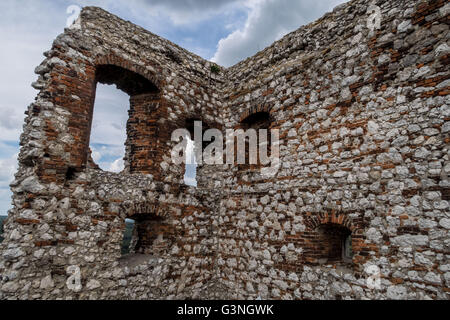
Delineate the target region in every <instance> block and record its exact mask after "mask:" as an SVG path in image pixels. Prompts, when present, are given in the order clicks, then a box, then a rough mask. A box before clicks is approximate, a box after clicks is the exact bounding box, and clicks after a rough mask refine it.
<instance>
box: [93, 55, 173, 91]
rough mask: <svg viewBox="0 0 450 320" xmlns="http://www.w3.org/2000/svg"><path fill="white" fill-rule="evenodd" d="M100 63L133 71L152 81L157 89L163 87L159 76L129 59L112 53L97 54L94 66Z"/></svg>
mask: <svg viewBox="0 0 450 320" xmlns="http://www.w3.org/2000/svg"><path fill="white" fill-rule="evenodd" d="M101 65H113V66H117V67H121V68H123V69H126V70H129V71H132V72H135V73H136V74H139V75H141V76H143V77H144V78H146V79H147V80H149V81H150V82H152V83H153V84H154V85H155V86H156V87H157V88H158V90H159V91H161V89H162V88H163V87H164V84H165V83H164V81H163V79H161V78H160V76H158V75H156V74H155V73H152V72H150V71H149V70H147V69H145V68H144V67H142V66H140V65H138V64H136V63H133V62H131V61H129V60H126V59H124V58H121V57H119V56H116V55H114V54H108V55H103V56H97V57H96V59H95V66H101Z"/></svg>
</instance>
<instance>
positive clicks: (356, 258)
mask: <svg viewBox="0 0 450 320" xmlns="http://www.w3.org/2000/svg"><path fill="white" fill-rule="evenodd" d="M371 6H372V7H373V6H376V8H379V14H380V15H379V17H380V18H381V21H379V22H380V23H379V25H377V24H376V23H375V24H372V25H371V24H370V23H368V21H370V19H371V14H373V13H372V12H371V11H370V10H368V9H369V7H371ZM449 13H450V4H449V3H448V2H447V1H444V0H429V1H413V0H402V1H388V0H377V1H368V0H353V1H350V2H348V3H346V4H343V5H341V6H338V7H337V8H335V9H334V10H333V12H331V13H327V14H326V15H325V16H324V17H322V18H321V19H319V20H317V21H316V22H313V23H311V24H309V25H307V26H304V27H302V28H300V29H298V30H296V31H294V32H292V33H290V34H288V35H286V36H285V37H284V38H282V39H281V40H279V41H277V42H275V43H274V44H273V45H271V46H270V47H268V48H266V49H264V50H263V51H261V52H259V53H257V54H256V55H255V56H253V57H251V58H248V59H246V60H245V61H242V62H240V63H238V64H237V65H235V66H233V67H231V68H228V69H225V68H220V70H219V72H212V71H213V69H214V68H211V63H210V62H208V61H205V60H204V59H202V58H200V57H198V56H196V55H194V54H192V53H189V52H188V51H186V50H184V49H182V48H180V47H178V46H176V45H175V44H173V43H171V42H169V41H167V40H164V39H162V38H160V37H158V36H156V35H154V34H152V33H150V32H148V31H146V30H144V29H142V28H140V27H138V26H135V25H133V24H131V23H130V22H126V21H123V20H121V19H119V18H118V17H115V16H113V15H112V14H110V13H108V12H105V11H103V10H101V9H99V8H94V7H87V8H85V9H83V10H82V12H81V15H80V18H79V20H78V21H77V23H75V24H74V25H73V26H72V27H70V28H67V29H66V30H65V31H64V33H63V34H61V35H60V36H58V37H57V38H56V40H55V41H54V43H53V46H52V48H51V50H49V51H47V52H45V57H46V59H45V60H44V61H43V62H42V64H41V65H40V66H38V67H37V68H36V73H37V74H38V75H39V78H38V80H37V81H36V82H34V83H33V87H34V88H36V89H38V90H39V94H38V95H37V97H36V99H35V101H34V102H33V103H32V104H31V105H30V106H29V107H28V110H27V111H26V115H27V117H26V120H25V125H24V130H23V134H22V136H21V151H20V155H19V169H18V172H17V174H16V175H15V180H14V182H12V184H11V189H12V191H13V200H12V201H13V208H12V209H11V210H10V211H9V216H8V219H7V222H6V224H5V240H4V242H3V243H2V244H1V246H0V253H1V257H0V275H1V279H0V280H1V283H0V299H185V298H197V299H231V298H233V299H256V298H258V297H260V298H262V299H449V294H450V263H449V260H448V258H449V248H450V238H449V229H450V210H449V199H450V180H449V173H450V159H449V157H450V153H449V150H450V148H449V146H450V135H449V133H450V108H449V102H450V101H449V89H450V80H449V76H450V68H449V62H450V33H449ZM370 26H372V27H370ZM214 70H215V69H214ZM215 71H217V70H215ZM97 83H106V84H116V85H117V87H118V88H119V89H121V90H123V91H124V92H126V93H128V94H129V95H130V109H129V120H128V123H127V136H128V138H127V141H126V157H125V163H126V168H125V170H124V172H122V173H120V174H115V173H109V172H104V171H102V170H100V169H99V168H98V167H97V165H95V163H94V162H93V161H92V158H91V156H90V150H89V138H90V127H91V122H92V114H93V105H94V99H95V92H96V84H97ZM194 120H201V121H203V123H204V125H206V126H208V127H210V128H219V129H221V130H224V129H227V128H249V127H250V128H252V127H255V128H269V129H279V130H280V136H281V146H280V156H281V164H282V166H281V168H280V170H279V171H278V173H277V175H276V176H275V177H273V178H270V179H264V178H263V177H262V176H261V175H260V170H259V167H258V166H257V165H256V166H232V165H221V166H217V165H202V166H201V167H199V168H198V170H197V180H198V187H197V188H194V187H188V186H186V185H184V184H183V174H184V170H185V169H184V166H182V165H180V166H177V165H174V164H173V163H172V162H171V158H170V151H171V148H172V147H173V145H174V143H173V142H172V141H171V139H170V137H171V132H172V131H173V130H174V129H176V128H184V127H189V126H190V125H191V124H192V122H193V121H194ZM127 218H128V219H133V220H135V230H134V234H133V241H132V248H131V250H132V253H131V254H130V255H128V256H121V250H120V246H121V241H122V237H123V231H124V229H125V219H127Z"/></svg>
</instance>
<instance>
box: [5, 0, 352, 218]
mask: <svg viewBox="0 0 450 320" xmlns="http://www.w3.org/2000/svg"><path fill="white" fill-rule="evenodd" d="M342 2H345V1H343V0H315V1H311V0H97V1H86V0H70V1H66V0H1V1H0V41H1V43H2V50H0V65H1V70H2V71H3V77H1V80H0V81H2V82H3V83H0V97H1V99H0V113H1V115H2V116H1V117H0V132H1V135H0V215H4V214H6V212H7V210H8V209H9V208H10V207H11V193H10V191H9V183H10V182H11V181H12V180H13V175H14V173H15V171H16V168H17V164H16V162H17V160H16V159H17V155H18V153H19V137H20V134H21V132H22V126H23V119H24V111H25V110H26V107H27V106H28V105H29V104H30V103H31V102H33V100H34V97H35V96H36V93H37V92H36V90H34V89H33V88H32V87H31V86H30V84H31V83H32V82H33V81H35V80H36V79H37V76H36V75H35V74H34V69H35V67H36V66H38V65H39V64H40V63H41V62H42V60H43V59H44V57H43V55H42V53H43V52H44V51H46V50H48V49H50V47H51V44H52V41H53V39H54V38H55V37H56V36H57V35H58V34H60V33H62V32H63V30H64V27H65V26H66V23H67V20H68V18H69V17H70V15H71V14H70V13H67V9H68V8H69V6H71V5H76V6H79V7H83V6H98V7H102V8H104V9H106V10H108V11H110V12H112V13H114V14H116V15H118V16H119V17H121V18H123V19H125V20H129V21H132V22H133V23H135V24H137V25H140V26H141V27H144V28H145V29H147V30H150V31H151V32H153V33H156V34H158V35H160V36H162V37H164V38H166V39H169V40H171V41H172V42H174V43H177V44H178V45H180V46H182V47H184V48H186V49H188V50H190V51H191V52H194V53H196V54H198V55H200V56H201V57H203V58H205V59H208V60H211V61H214V62H216V63H218V64H220V65H222V66H225V67H228V66H231V65H233V64H235V63H237V62H239V61H240V60H243V59H245V58H246V57H248V56H251V55H253V54H255V53H256V52H257V51H259V50H262V49H264V48H265V47H266V46H268V45H270V44H271V43H272V42H273V41H275V40H278V39H280V38H281V37H282V36H283V35H285V34H287V33H288V32H290V31H293V30H295V29H297V28H298V27H300V26H301V25H304V24H307V23H309V22H312V21H314V20H315V19H317V18H319V17H321V16H322V15H324V14H325V13H326V12H328V11H331V10H332V9H333V8H334V7H335V6H337V5H339V4H341V3H342ZM127 110H128V96H127V95H126V94H124V93H123V92H121V91H119V90H117V89H116V88H115V87H114V86H104V85H99V88H98V91H97V98H96V102H95V111H94V120H93V129H92V136H91V147H92V148H93V150H94V152H93V156H94V159H95V160H96V162H97V163H98V164H99V165H100V166H101V167H102V168H104V169H106V170H110V171H120V169H121V167H122V166H123V163H122V157H123V153H124V146H123V143H124V142H125V138H126V132H125V125H126V120H127ZM188 171H189V173H190V176H191V178H190V182H191V183H192V175H194V174H195V167H190V168H189V170H188Z"/></svg>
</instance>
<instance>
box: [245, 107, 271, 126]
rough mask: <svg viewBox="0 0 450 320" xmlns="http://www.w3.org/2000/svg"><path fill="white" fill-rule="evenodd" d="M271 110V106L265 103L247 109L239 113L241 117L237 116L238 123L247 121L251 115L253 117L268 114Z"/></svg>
mask: <svg viewBox="0 0 450 320" xmlns="http://www.w3.org/2000/svg"><path fill="white" fill-rule="evenodd" d="M271 109H272V106H271V105H269V104H267V103H262V104H257V105H254V106H252V107H250V108H249V109H247V110H245V111H244V112H242V113H241V115H240V116H239V122H242V121H244V120H245V119H247V118H248V117H250V116H251V115H253V114H255V113H258V112H267V113H270V110H271Z"/></svg>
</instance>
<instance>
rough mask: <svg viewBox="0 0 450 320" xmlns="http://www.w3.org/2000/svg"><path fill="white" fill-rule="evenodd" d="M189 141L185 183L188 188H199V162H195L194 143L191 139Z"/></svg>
mask: <svg viewBox="0 0 450 320" xmlns="http://www.w3.org/2000/svg"><path fill="white" fill-rule="evenodd" d="M192 138H193V137H192ZM187 141H188V142H187V147H186V163H185V167H184V169H185V170H184V183H185V184H186V185H188V186H193V187H197V162H196V161H195V153H194V141H193V140H192V139H190V138H189V137H188V139H187Z"/></svg>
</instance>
